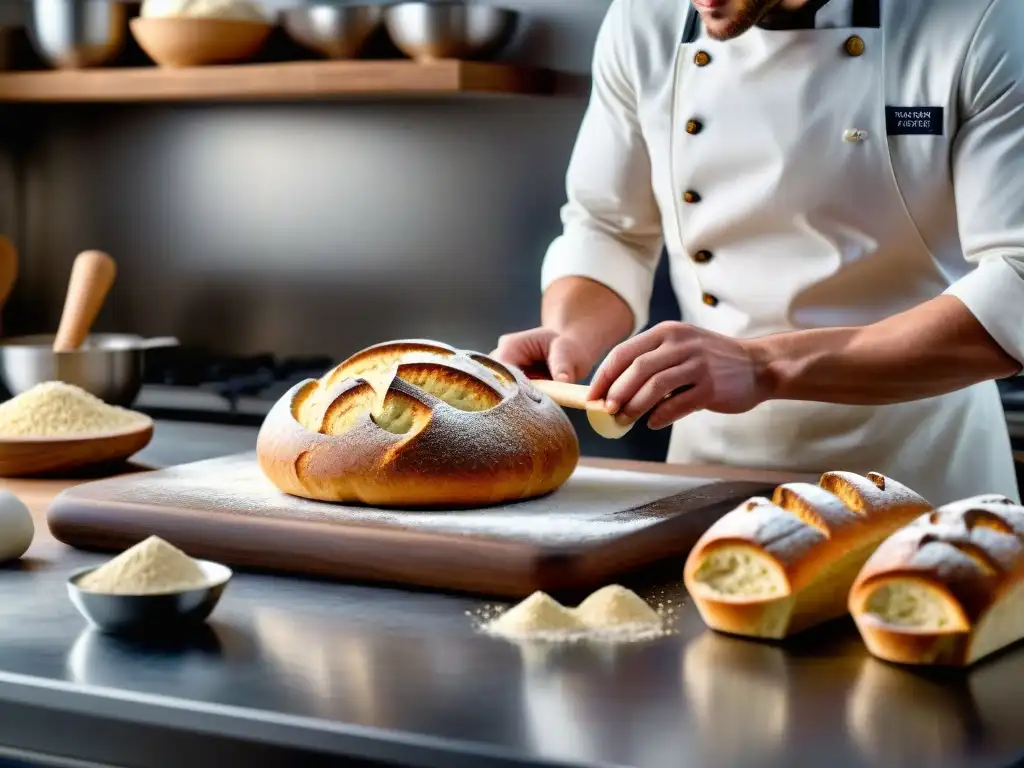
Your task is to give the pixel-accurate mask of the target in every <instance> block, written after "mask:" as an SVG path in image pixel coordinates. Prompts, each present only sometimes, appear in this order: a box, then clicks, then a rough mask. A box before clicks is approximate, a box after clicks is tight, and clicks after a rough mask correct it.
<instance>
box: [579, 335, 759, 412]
mask: <svg viewBox="0 0 1024 768" xmlns="http://www.w3.org/2000/svg"><path fill="white" fill-rule="evenodd" d="M758 378H759V376H758V365H757V361H756V359H755V358H754V356H753V354H752V353H751V352H750V350H749V348H748V347H747V346H746V345H745V344H744V342H743V341H741V340H739V339H733V338H730V337H728V336H721V335H719V334H717V333H712V332H711V331H706V330H703V329H701V328H695V327H694V326H692V325H688V324H686V323H678V322H665V323H661V324H660V325H657V326H655V327H654V328H651V329H650V330H648V331H645V332H643V333H640V334H638V335H636V336H634V337H633V338H631V339H629V340H627V341H624V342H623V343H622V344H619V345H618V346H617V347H615V348H614V349H613V350H612V351H611V352H610V353H609V355H608V357H607V358H605V361H604V362H603V363H602V364H601V367H600V368H598V370H597V372H596V373H595V374H594V378H593V381H592V382H591V385H590V393H589V397H590V399H593V400H599V399H601V398H604V399H605V402H606V404H607V405H608V408H609V410H610V411H612V413H619V414H621V417H622V418H623V420H626V421H636V420H637V419H639V418H640V417H641V416H643V415H644V414H645V413H647V412H648V411H651V414H650V416H649V418H648V420H647V425H648V426H649V427H650V428H651V429H661V428H663V427H667V426H668V425H669V424H671V423H672V422H674V421H678V420H679V419H681V418H683V417H684V416H686V415H688V414H690V413H693V412H694V411H698V410H709V411H717V412H718V413H742V412H744V411H749V410H750V409H751V408H753V407H754V406H756V405H758V404H759V403H761V402H762V401H763V400H765V399H766V396H765V394H764V393H763V392H762V391H761V388H760V387H759V386H758ZM673 392H675V393H676V394H672V393H673ZM669 395H671V396H670V397H667V398H666V396H669ZM662 400H664V402H662ZM652 409H653V410H652Z"/></svg>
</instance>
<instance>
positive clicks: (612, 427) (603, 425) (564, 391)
mask: <svg viewBox="0 0 1024 768" xmlns="http://www.w3.org/2000/svg"><path fill="white" fill-rule="evenodd" d="M530 383H531V384H533V386H535V387H536V388H537V389H539V390H540V391H541V392H543V393H544V394H545V395H547V396H548V397H550V398H551V399H552V400H554V401H555V402H556V403H558V404H559V405H560V406H562V407H563V408H575V409H577V410H581V411H586V412H587V421H589V422H590V426H591V427H592V428H593V430H594V431H595V432H597V434H599V435H600V436H601V437H607V438H608V439H610V440H617V439H618V438H620V437H622V436H623V435H625V434H626V433H627V432H629V430H631V429H632V428H633V423H632V422H622V421H619V419H618V418H616V417H615V416H613V415H612V414H610V413H608V409H607V407H606V406H605V404H604V400H588V399H587V392H588V391H589V390H590V387H587V386H584V385H583V384H569V383H568V382H565V381H551V380H550V379H531V380H530Z"/></svg>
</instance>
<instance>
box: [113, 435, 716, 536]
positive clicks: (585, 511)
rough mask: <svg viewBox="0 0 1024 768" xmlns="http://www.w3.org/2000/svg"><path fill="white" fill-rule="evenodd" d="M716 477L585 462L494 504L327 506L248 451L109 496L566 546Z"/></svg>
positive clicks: (625, 527) (148, 478)
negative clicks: (565, 475)
mask: <svg viewBox="0 0 1024 768" xmlns="http://www.w3.org/2000/svg"><path fill="white" fill-rule="evenodd" d="M711 482H713V481H711V480H707V479H703V478H693V477H673V476H669V475H655V474H648V473H642V472H628V471H623V470H613V469H599V468H595V467H585V466H580V467H578V468H577V469H576V471H575V473H573V475H572V477H570V478H569V480H568V482H566V484H565V485H564V486H562V488H560V489H559V490H558V491H556V492H555V493H553V494H551V495H549V496H546V497H543V498H540V499H531V500H529V501H523V502H519V503H516V504H508V505H504V506H498V507H490V508H487V509H473V510H450V511H448V510H445V511H437V510H431V511H415V510H411V511H406V510H384V509H376V508H368V507H359V506H351V505H346V504H326V503H322V502H315V501H307V500H305V499H298V498H294V497H291V496H287V495H285V494H282V493H281V492H280V491H278V490H277V489H276V488H275V487H274V486H273V485H272V484H271V483H270V482H269V481H268V480H267V479H266V478H265V477H264V476H263V473H262V472H261V471H260V469H259V466H258V465H257V463H256V460H255V456H254V455H250V454H245V455H241V456H231V457H226V458H221V459H210V460H208V461H201V462H196V463H194V464H186V465H182V466H180V467H173V468H171V469H166V470H162V471H159V472H156V473H153V474H146V475H138V476H136V477H135V478H131V479H129V478H120V479H119V481H118V484H117V490H116V491H114V490H113V488H111V489H110V491H109V492H108V493H109V495H106V494H105V497H106V498H108V499H110V500H111V501H117V502H119V503H123V504H132V503H138V504H147V505H154V504H155V505H158V506H167V507H174V508H179V509H180V508H185V509H195V510H198V511H209V512H211V513H233V514H242V515H252V516H256V517H273V518H286V519H291V520H296V519H306V520H311V521H316V522H335V523H345V524H367V525H386V526H389V527H398V528H404V529H407V530H412V531H423V532H431V533H445V534H455V535H465V536H481V537H486V538H491V539H494V538H498V539H513V540H524V541H530V542H536V543H541V544H543V543H551V544H555V543H558V544H566V543H571V542H580V543H582V542H593V541H595V540H601V539H606V538H612V537H616V536H621V535H623V534H626V533H631V532H633V531H638V530H640V529H642V528H646V527H647V526H649V525H653V524H654V523H656V522H658V521H659V520H661V519H663V516H662V515H656V514H644V513H643V512H630V510H634V509H636V508H637V507H641V506H643V505H645V504H650V503H651V502H654V501H658V500H659V499H664V498H666V497H668V496H672V495H674V494H677V493H681V492H683V491H687V490H691V489H694V488H699V487H701V486H704V485H707V484H709V483H711Z"/></svg>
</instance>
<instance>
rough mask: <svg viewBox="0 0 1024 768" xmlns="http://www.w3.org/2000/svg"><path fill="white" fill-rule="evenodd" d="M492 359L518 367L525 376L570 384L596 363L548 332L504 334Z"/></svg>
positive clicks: (562, 337)
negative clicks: (535, 373)
mask: <svg viewBox="0 0 1024 768" xmlns="http://www.w3.org/2000/svg"><path fill="white" fill-rule="evenodd" d="M491 357H494V358H496V359H497V360H500V361H501V362H503V363H507V364H509V365H515V366H518V367H519V368H522V369H523V371H524V372H526V373H527V375H529V374H530V373H532V372H537V373H540V374H541V375H550V376H551V378H552V379H554V380H556V381H573V382H575V381H579V380H580V379H582V378H583V377H584V376H586V375H587V373H588V372H589V371H590V369H591V368H593V367H594V364H595V363H596V362H597V359H596V357H594V356H593V355H592V354H591V353H589V352H587V350H586V349H585V348H584V346H583V344H581V343H580V342H578V341H577V340H575V339H574V338H572V337H571V336H567V335H565V334H559V333H557V332H556V331H553V330H551V329H549V328H531V329H530V330H528V331H519V332H518V333H509V334H505V335H504V336H502V337H501V338H499V339H498V347H497V349H495V350H494V351H493V352H491ZM538 369H540V370H538Z"/></svg>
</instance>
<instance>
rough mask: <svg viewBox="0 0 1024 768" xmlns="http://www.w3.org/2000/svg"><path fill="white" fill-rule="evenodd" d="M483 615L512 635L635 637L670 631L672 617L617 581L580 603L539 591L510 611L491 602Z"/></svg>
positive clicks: (492, 630) (485, 622) (488, 626)
mask: <svg viewBox="0 0 1024 768" xmlns="http://www.w3.org/2000/svg"><path fill="white" fill-rule="evenodd" d="M478 618H479V619H481V626H480V628H481V630H482V631H484V632H485V633H487V634H490V635H496V636H499V637H504V638H507V639H510V640H536V641H543V642H576V641H580V640H597V641H605V642H636V641H640V640H649V639H652V638H655V637H661V636H664V635H666V634H669V626H668V624H669V622H668V616H666V615H663V614H660V613H659V612H658V611H655V610H654V609H653V608H651V607H650V606H649V605H648V604H647V603H646V602H645V601H644V600H643V598H641V597H640V596H639V595H637V594H636V593H635V592H633V591H632V590H629V589H626V588H625V587H621V586H619V585H618V584H612V585H610V586H607V587H602V588H601V589H599V590H597V591H596V592H594V593H593V594H591V595H590V597H588V598H587V599H586V600H584V601H583V602H582V603H580V605H579V606H578V607H577V608H566V607H565V606H563V605H561V604H560V603H558V601H556V600H554V599H553V598H552V597H550V596H549V595H547V594H546V593H544V592H534V593H533V594H532V595H530V596H529V597H528V598H526V599H525V600H523V601H522V602H521V603H519V604H518V605H516V606H514V607H513V608H510V609H509V610H507V611H505V612H497V609H495V608H494V607H493V606H486V607H485V609H484V610H483V611H482V612H481V613H480V614H479V615H478Z"/></svg>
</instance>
